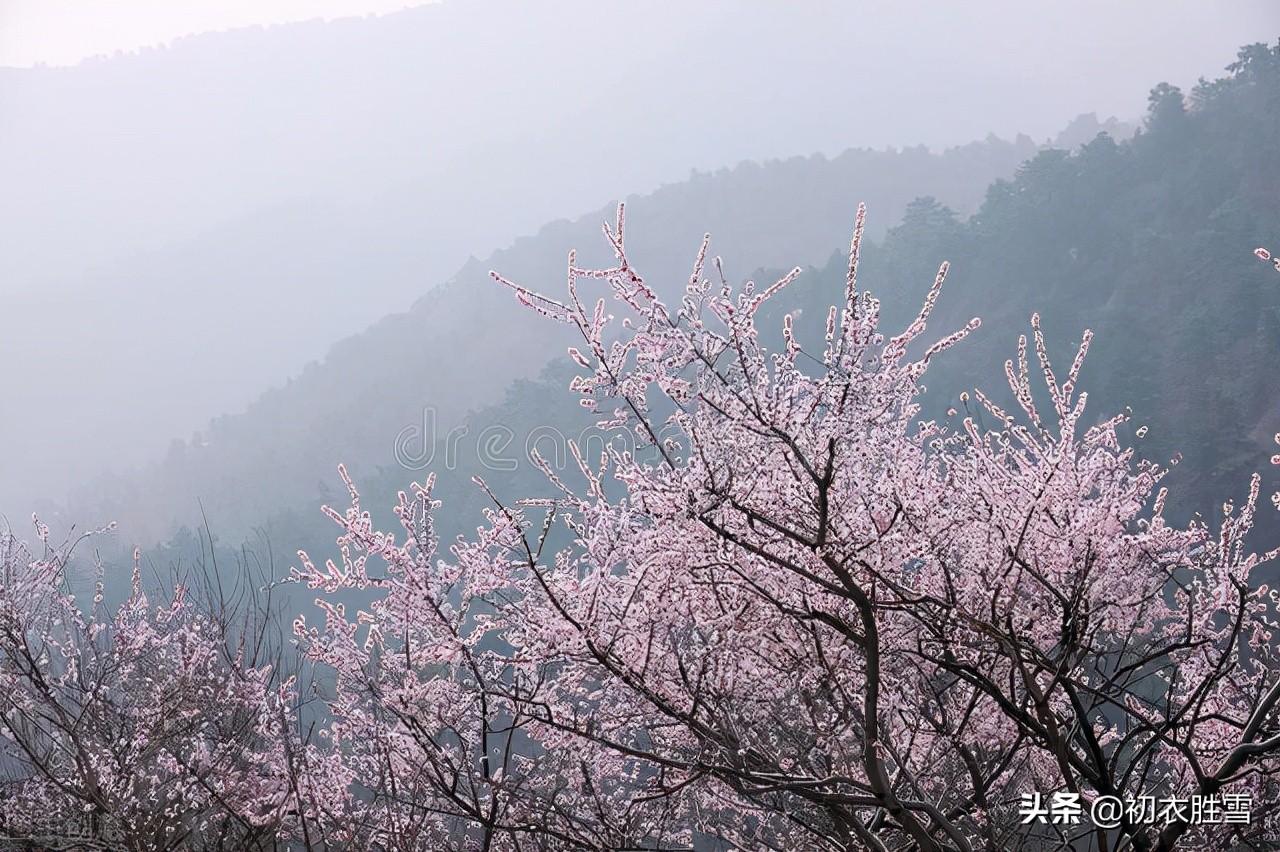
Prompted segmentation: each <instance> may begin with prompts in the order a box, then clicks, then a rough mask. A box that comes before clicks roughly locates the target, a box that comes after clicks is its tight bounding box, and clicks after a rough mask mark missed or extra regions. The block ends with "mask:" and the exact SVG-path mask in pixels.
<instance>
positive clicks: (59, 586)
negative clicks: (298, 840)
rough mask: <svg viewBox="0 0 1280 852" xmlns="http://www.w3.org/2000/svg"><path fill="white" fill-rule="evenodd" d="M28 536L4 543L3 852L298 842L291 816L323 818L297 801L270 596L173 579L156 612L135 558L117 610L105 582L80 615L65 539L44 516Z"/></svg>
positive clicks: (296, 746) (0, 658)
mask: <svg viewBox="0 0 1280 852" xmlns="http://www.w3.org/2000/svg"><path fill="white" fill-rule="evenodd" d="M37 540H38V543H39V550H38V551H32V550H30V549H28V547H27V546H26V545H24V544H22V543H21V542H19V541H18V539H17V538H15V537H14V536H13V535H12V534H8V533H6V534H4V535H3V536H0V765H2V766H3V769H4V776H5V777H4V778H3V779H0V845H3V844H5V843H7V842H9V841H14V842H21V843H25V844H28V845H26V846H23V847H22V848H46V847H45V846H44V845H43V844H45V843H48V844H51V845H52V846H56V848H110V849H127V850H130V851H131V852H143V850H169V849H224V850H248V849H264V848H276V844H277V842H278V840H279V839H280V838H281V837H289V836H291V835H292V834H294V833H297V834H298V835H299V836H300V837H301V836H306V835H307V833H308V831H307V828H308V827H307V825H306V823H305V820H302V819H300V815H302V814H304V813H306V812H321V811H322V810H324V809H323V808H321V807H320V804H321V803H320V800H319V799H316V798H314V797H307V798H305V804H301V803H302V802H303V800H304V796H303V793H302V791H303V789H304V787H305V784H306V780H307V779H306V775H307V766H308V764H307V763H306V759H305V758H306V749H304V748H303V741H302V738H301V737H300V735H299V733H298V730H297V727H296V723H297V707H296V702H297V694H296V689H295V681H294V679H293V678H291V677H284V676H283V674H282V672H280V671H279V669H278V668H277V667H276V666H275V665H274V660H275V657H274V654H273V649H272V644H271V641H270V636H269V633H268V630H269V628H270V622H269V619H267V618H266V616H267V615H269V613H270V612H271V610H272V607H271V606H270V604H269V602H265V601H262V600H260V599H256V598H254V597H253V596H252V595H249V596H245V595H242V594H241V593H242V592H243V591H244V590H243V589H241V590H240V592H234V593H233V592H232V590H230V589H227V590H222V593H221V594H216V593H215V594H211V595H205V594H203V591H204V590H203V589H201V588H199V587H198V586H193V585H189V584H183V583H179V584H177V585H176V586H174V587H173V588H172V594H171V595H170V596H169V597H168V599H167V600H164V601H161V602H158V603H155V604H153V603H152V602H151V601H150V600H149V599H148V594H147V592H146V591H144V589H143V585H142V578H141V566H140V564H139V563H138V562H137V560H136V558H135V564H134V570H133V578H132V585H131V589H130V592H129V594H128V596H127V597H126V599H125V600H124V602H123V603H121V604H120V606H119V607H117V608H114V609H110V608H108V607H107V605H106V604H105V602H104V593H103V583H102V578H101V574H100V575H99V578H98V582H97V586H96V592H95V594H94V597H93V600H92V602H91V603H90V604H89V605H88V606H87V607H82V606H81V605H80V604H79V603H78V602H77V600H76V599H75V597H74V596H73V595H72V594H71V592H70V591H69V586H70V578H69V577H68V571H69V567H68V566H69V564H70V562H69V560H70V556H71V551H72V547H73V546H74V543H72V544H71V545H60V546H55V545H54V544H53V543H51V542H50V540H49V533H48V529H47V528H46V527H44V526H43V525H42V524H39V523H38V522H37ZM210 591H212V589H210ZM232 598H236V600H232ZM210 604H213V605H212V606H211V605H210ZM317 759H318V760H321V761H322V760H323V756H320V755H317ZM73 843H74V844H76V845H67V844H73ZM4 848H10V847H8V846H4Z"/></svg>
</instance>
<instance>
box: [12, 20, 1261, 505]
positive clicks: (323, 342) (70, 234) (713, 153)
mask: <svg viewBox="0 0 1280 852" xmlns="http://www.w3.org/2000/svg"><path fill="white" fill-rule="evenodd" d="M1157 8H1158V9H1159V11H1160V13H1159V14H1153V10H1155V9H1157ZM923 10H927V11H928V14H927V15H926V14H923ZM1266 20H1267V18H1266V14H1265V6H1264V5H1263V4H1260V3H1258V2H1255V0H1249V2H1242V3H1240V4H1236V6H1235V7H1234V11H1233V14H1232V15H1222V14H1219V13H1218V10H1216V9H1209V8H1207V7H1205V6H1204V5H1203V4H1198V3H1194V2H1190V0H1180V2H1173V3H1163V4H1160V5H1159V6H1158V7H1157V6H1155V4H1153V3H1145V4H1144V3H1135V4H1113V3H1104V2H1102V0H1087V2H1083V3H1079V4H1073V5H1072V6H1070V7H1066V6H1064V7H1062V8H1061V9H1058V8H1048V7H1046V8H1032V7H1031V6H1028V7H1025V8H1024V7H1021V6H1019V7H1009V6H1008V4H998V3H994V2H992V3H986V4H984V3H982V2H978V3H972V4H966V5H965V6H956V7H954V8H952V7H944V8H939V7H938V6H937V4H934V3H924V2H911V3H901V4H893V5H892V6H888V5H884V4H834V3H825V2H819V3H815V4H813V5H809V4H805V5H804V6H796V5H794V4H776V3H767V4H765V3H759V4H757V3H752V4H747V5H745V6H744V5H743V4H741V3H737V2H724V0H713V2H705V3H701V2H700V3H696V4H688V3H676V2H659V3H643V4H614V3H607V4H601V3H592V2H587V0H558V2H555V3H537V4H531V3H518V2H514V1H513V0H483V2H482V0H448V2H446V3H443V4H437V5H434V6H429V7H424V8H418V9H413V10H409V11H405V12H402V13H398V14H394V15H388V16H385V17H381V18H370V19H347V20H340V21H334V22H330V23H320V22H316V23H305V24H296V25H288V26H278V27H271V28H265V29H264V28H259V29H246V30H238V31H233V32H226V33H214V34H204V35H199V36H193V37H190V38H186V39H182V40H179V41H178V42H176V43H174V44H173V45H171V46H169V47H167V48H163V49H155V50H148V51H143V52H141V53H138V54H134V55H126V56H118V57H115V58H109V59H102V60H94V61H89V62H85V63H83V64H81V65H79V66H76V67H73V68H34V69H0V187H3V192H0V316H2V318H3V326H2V327H0V363H3V364H4V366H5V376H4V379H5V393H4V399H5V401H6V406H5V412H6V415H5V416H4V417H3V418H0V508H4V509H6V510H8V511H10V512H11V513H12V514H13V515H16V516H21V515H22V514H24V513H25V512H26V511H27V510H28V508H29V507H30V505H31V502H32V500H33V499H34V498H36V497H52V498H58V497H60V495H62V494H63V493H65V491H66V490H67V489H68V487H70V486H71V485H72V484H76V483H81V482H83V481H84V480H85V479H87V478H89V477H91V476H93V475H94V474H95V473H96V471H98V470H99V469H100V468H101V467H103V466H104V465H108V466H112V467H115V468H116V469H128V468H129V467H130V466H131V465H133V464H138V463H142V462H147V461H151V460H154V459H156V458H157V457H159V456H160V455H162V454H163V452H164V449H165V447H166V446H167V444H168V442H169V441H170V440H171V439H172V438H173V437H174V436H181V437H187V436H190V435H191V433H192V432H193V431H194V430H197V429H199V430H203V428H204V424H205V423H206V422H207V421H208V419H209V418H210V417H212V416H214V415H216V414H219V413H221V412H236V411H241V410H243V409H244V408H245V407H246V406H247V405H248V404H249V403H250V402H251V401H252V400H253V399H254V398H255V397H256V396H257V395H258V394H259V393H261V392H262V390H263V389H264V388H267V387H270V386H273V385H276V384H279V383H281V382H283V381H285V380H286V379H287V378H288V377H290V376H294V375H296V374H298V372H299V371H300V370H302V368H303V366H304V365H305V364H306V363H308V362H309V361H312V360H315V359H318V358H320V357H321V356H322V355H323V354H324V353H325V351H326V350H327V348H328V347H329V346H330V345H331V344H332V343H333V342H334V341H335V340H338V339H340V338H343V337H346V336H348V335H350V334H352V333H354V332H356V331H358V330H360V329H362V328H364V327H366V326H368V325H369V324H371V323H373V322H374V321H376V320H377V319H378V318H379V317H382V316H384V315H387V314H389V313H393V312H398V311H404V310H405V309H406V308H407V307H408V306H409V305H410V304H412V302H413V301H414V300H415V299H417V298H418V297H419V296H421V295H422V294H423V293H424V292H426V291H427V290H429V289H430V288H431V287H432V286H433V285H435V284H437V283H439V282H442V281H444V280H446V279H448V278H449V277H450V276H451V275H452V274H453V273H454V272H455V271H456V270H457V269H458V268H459V267H460V266H461V265H462V264H463V262H464V261H465V260H466V258H467V257H468V256H469V255H475V256H479V257H483V256H487V255H488V254H489V253H490V252H492V251H493V250H494V249H496V248H498V247H501V246H504V245H509V244H510V243H511V241H512V240H514V239H515V238H516V237H518V236H519V235H522V234H531V233H534V232H535V231H536V230H537V228H538V227H539V226H541V225H542V224H543V223H545V222H548V221H552V220H555V219H559V218H563V217H566V216H576V215H579V214H581V213H582V212H583V211H587V210H593V209H596V208H598V207H600V206H601V205H604V204H606V202H608V201H609V199H610V198H613V197H616V196H617V195H620V194H625V193H648V192H652V191H653V190H655V189H656V188H658V187H659V186H661V185H663V184H666V183H671V182H673V181H677V180H683V179H684V178H685V177H686V176H687V175H688V174H689V171H690V169H691V168H697V169H700V170H703V171H707V170H714V169H717V168H720V167H722V166H725V165H729V164H733V163H738V162H742V161H747V160H753V161H757V162H763V161H765V160H768V159H770V158H779V157H788V156H791V155H794V154H810V153H814V152H821V153H823V154H824V155H825V156H827V157H828V158H829V159H831V160H832V161H834V160H835V159H836V158H837V157H838V156H839V155H840V152H842V151H844V150H846V149H848V148H850V147H862V148H883V147H885V146H887V145H896V146H900V145H903V144H917V143H923V144H927V145H929V146H930V149H931V150H933V151H940V150H942V149H943V148H945V147H946V146H948V145H955V144H958V143H963V142H965V141H967V140H970V139H974V138H980V137H982V136H984V135H985V134H986V133H988V132H991V131H994V132H996V133H997V134H998V135H1000V136H1001V137H1003V138H1006V139H1012V138H1015V136H1016V134H1017V133H1018V132H1026V133H1028V134H1029V135H1030V136H1031V138H1033V139H1035V140H1037V141H1043V140H1045V139H1046V138H1047V137H1049V136H1051V135H1052V134H1053V133H1054V132H1055V131H1056V129H1057V128H1059V127H1061V124H1062V122H1063V121H1064V120H1065V119H1066V118H1067V117H1069V116H1072V115H1076V114H1078V113H1080V112H1082V111H1087V110H1098V112H1099V115H1103V116H1106V115H1119V116H1121V117H1129V116H1133V115H1136V114H1138V113H1139V112H1140V110H1141V101H1142V98H1141V91H1142V88H1143V87H1144V86H1145V85H1146V84H1147V83H1148V81H1149V80H1151V79H1163V78H1169V79H1173V80H1174V81H1175V82H1178V81H1183V82H1189V81H1191V80H1193V79H1194V77H1195V76H1196V75H1197V74H1200V73H1208V72H1211V71H1212V70H1213V69H1215V68H1217V67H1219V66H1220V65H1221V64H1223V63H1224V62H1226V61H1227V60H1228V59H1229V57H1230V55H1231V51H1232V50H1233V49H1234V47H1235V45H1237V44H1239V43H1241V42H1242V41H1244V40H1247V39H1249V38H1256V37H1257V36H1256V35H1255V34H1254V33H1255V31H1256V30H1257V29H1259V27H1260V25H1261V22H1265V21H1266ZM3 61H4V60H3V57H2V56H0V62H3ZM905 156H907V159H908V160H909V159H910V157H912V156H916V155H915V154H909V155H905ZM975 156H979V158H981V156H982V155H975ZM992 156H993V157H996V155H994V154H993V155H992ZM1013 160H1014V158H1013V157H1009V158H1007V159H1006V160H1003V161H1002V162H1000V163H996V162H995V161H994V159H993V160H992V161H990V162H989V163H987V164H986V165H983V164H975V165H973V166H972V167H971V168H972V169H973V173H972V174H965V175H962V176H958V177H957V178H956V179H955V181H953V182H952V183H951V184H950V185H951V187H952V188H951V189H948V188H947V186H946V185H943V182H941V181H935V183H936V185H934V186H929V185H927V183H928V181H929V180H932V178H930V177H929V174H928V172H929V169H930V167H929V166H922V167H921V169H922V171H923V172H924V173H922V174H921V176H920V180H918V181H914V182H912V183H910V184H904V185H902V186H901V187H899V188H897V189H900V190H901V195H900V196H895V197H896V198H900V199H905V197H908V195H909V194H910V193H915V192H923V191H928V192H933V193H934V194H936V195H937V196H938V197H940V198H942V199H944V200H945V201H946V202H947V203H949V204H951V205H953V206H954V207H956V208H957V209H960V210H963V211H968V210H971V209H973V206H974V204H976V201H977V199H978V197H979V192H980V190H979V189H978V187H980V186H982V185H984V184H985V182H986V181H988V180H989V179H990V178H992V177H994V176H996V175H997V174H1008V173H1009V170H1010V169H1011V168H1012V165H1011V164H1012V162H1013ZM904 162H906V160H904ZM952 162H956V161H954V160H953V161H952ZM867 163H868V165H867V172H866V173H867V174H869V175H870V174H873V173H874V172H876V171H877V170H879V169H880V168H881V166H880V165H878V161H876V163H873V162H872V161H871V160H868V161H867ZM886 168H889V170H890V172H892V167H889V166H886ZM853 174H854V171H853V170H852V167H851V171H850V175H853ZM913 180H914V179H913ZM864 182H865V183H868V184H869V187H868V189H867V190H866V191H865V192H864V191H863V190H862V189H861V184H862V183H864ZM884 185H885V186H890V183H889V182H888V178H887V176H886V183H885V184H884ZM846 186H848V187H849V188H850V192H849V195H850V197H847V198H841V199H840V205H839V206H840V209H841V210H842V211H844V210H846V209H848V207H849V206H851V205H852V204H853V203H854V201H855V200H856V198H857V197H860V196H861V195H863V194H866V195H867V196H868V198H871V197H872V196H876V198H875V199H873V200H877V201H878V204H879V206H878V207H877V211H876V216H877V218H876V221H877V222H878V223H879V224H880V225H881V226H883V225H887V224H889V223H890V222H892V221H893V220H894V217H896V215H897V211H898V210H899V209H900V207H901V201H899V202H891V201H886V200H885V199H886V198H887V197H886V196H881V195H878V194H877V193H878V192H879V190H877V189H876V187H875V185H874V181H873V180H872V179H871V178H868V179H867V180H866V181H864V180H862V179H861V178H859V179H857V180H853V179H850V181H849V182H848V183H847V184H846ZM895 191H897V190H896V189H895ZM709 224H710V225H714V224H715V223H714V222H712V223H706V222H697V223H692V225H691V228H692V230H693V231H694V232H695V237H694V238H696V232H700V231H701V229H702V228H704V227H707V226H708V225H709ZM721 230H723V229H721ZM682 236H683V235H682ZM726 236H727V235H726ZM762 244H763V245H768V244H769V241H762ZM769 259H770V258H767V257H760V258H751V259H747V258H744V259H743V260H742V261H741V262H744V263H747V262H757V261H761V262H762V261H766V260H769ZM788 259H789V258H788ZM799 259H801V260H804V259H805V256H803V255H801V256H800V257H799ZM779 260H780V261H781V260H782V259H781V258H779ZM295 416H296V415H295ZM192 485H195V483H192ZM185 493H186V494H191V493H198V489H191V490H189V491H188V492H185ZM182 499H183V504H184V505H186V504H189V502H190V500H189V499H188V498H187V497H183V498H182ZM174 508H175V509H176V508H177V507H176V506H175V507H174Z"/></svg>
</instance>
